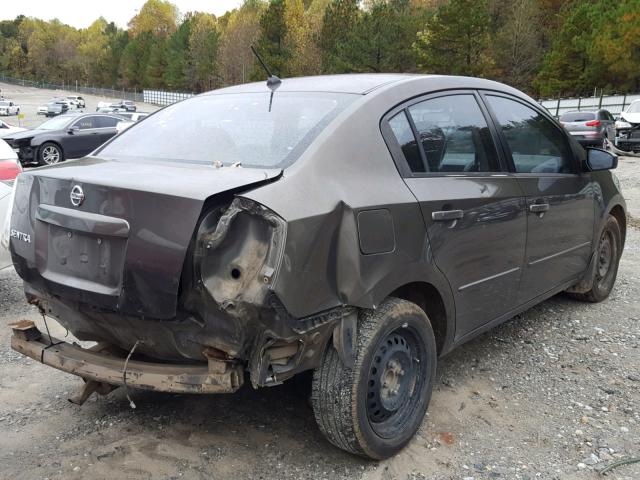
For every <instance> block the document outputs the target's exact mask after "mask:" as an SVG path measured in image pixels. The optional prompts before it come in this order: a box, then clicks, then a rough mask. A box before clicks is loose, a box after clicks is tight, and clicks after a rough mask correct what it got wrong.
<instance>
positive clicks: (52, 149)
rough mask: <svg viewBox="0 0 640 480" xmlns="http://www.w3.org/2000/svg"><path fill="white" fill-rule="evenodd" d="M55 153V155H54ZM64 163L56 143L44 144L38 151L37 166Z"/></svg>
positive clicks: (60, 149)
mask: <svg viewBox="0 0 640 480" xmlns="http://www.w3.org/2000/svg"><path fill="white" fill-rule="evenodd" d="M56 152H57V153H56ZM63 161H64V154H63V153H62V148H61V147H60V145H58V144H57V143H53V142H45V143H43V144H42V145H40V148H39V149H38V164H39V165H56V164H58V163H60V162H63Z"/></svg>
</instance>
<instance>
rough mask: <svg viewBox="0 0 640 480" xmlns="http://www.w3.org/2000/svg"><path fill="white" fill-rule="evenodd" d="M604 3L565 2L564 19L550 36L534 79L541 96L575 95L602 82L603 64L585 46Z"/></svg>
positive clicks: (596, 29)
mask: <svg viewBox="0 0 640 480" xmlns="http://www.w3.org/2000/svg"><path fill="white" fill-rule="evenodd" d="M605 4H606V1H605V0H595V1H593V0H592V1H588V2H575V3H570V4H566V6H565V8H564V10H563V16H564V18H565V20H564V23H563V24H562V26H561V27H560V29H559V30H558V32H557V34H556V35H555V36H554V40H553V43H552V45H551V49H550V51H549V52H547V54H546V55H545V57H544V60H543V64H542V68H541V70H540V72H539V73H538V75H537V78H536V80H535V85H536V86H537V88H538V89H539V91H540V93H541V94H542V95H543V96H549V95H556V94H563V95H579V94H582V93H588V92H590V91H593V88H594V87H596V86H598V85H599V84H600V85H602V83H601V82H602V78H603V77H602V75H605V76H606V68H603V67H604V64H603V62H602V60H601V59H600V58H596V57H593V56H592V55H590V51H589V50H590V47H591V45H592V44H593V42H594V40H595V37H596V36H597V35H599V34H600V32H599V30H600V24H601V19H602V12H603V11H604V10H603V9H604V8H605V7H606V5H605ZM594 82H595V83H594Z"/></svg>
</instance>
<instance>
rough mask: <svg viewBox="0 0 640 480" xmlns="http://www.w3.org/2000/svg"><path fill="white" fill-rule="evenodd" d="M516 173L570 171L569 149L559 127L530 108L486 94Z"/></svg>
mask: <svg viewBox="0 0 640 480" xmlns="http://www.w3.org/2000/svg"><path fill="white" fill-rule="evenodd" d="M487 99H488V101H489V104H490V105H491V108H492V109H493V111H494V113H495V115H496V119H497V120H498V123H499V124H500V126H501V128H502V132H503V134H504V137H505V139H506V141H507V143H508V144H509V148H510V149H511V155H512V156H513V163H514V165H515V168H516V172H518V173H571V171H572V167H571V149H570V148H569V144H568V143H567V139H566V138H565V136H564V135H563V134H562V132H561V131H560V129H559V128H557V127H556V125H554V124H553V123H552V122H551V121H550V120H548V119H547V118H545V117H544V116H542V114H540V113H538V112H537V111H535V110H534V109H533V108H530V107H527V106H525V105H523V104H522V103H520V102H516V101H514V100H509V99H508V98H504V97H496V96H493V95H489V96H487Z"/></svg>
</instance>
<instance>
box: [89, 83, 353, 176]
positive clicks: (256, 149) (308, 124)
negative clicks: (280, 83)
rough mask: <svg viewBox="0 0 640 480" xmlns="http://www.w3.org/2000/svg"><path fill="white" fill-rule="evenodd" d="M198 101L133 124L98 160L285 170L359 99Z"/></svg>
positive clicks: (262, 96) (287, 95)
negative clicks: (152, 161)
mask: <svg viewBox="0 0 640 480" xmlns="http://www.w3.org/2000/svg"><path fill="white" fill-rule="evenodd" d="M269 97H270V95H269V93H243V94H227V95H201V96H198V97H193V98H190V99H188V100H184V101H182V102H179V103H176V104H174V105H171V106H169V107H166V108H164V109H163V110H160V111H158V112H157V113H155V114H153V115H151V116H149V117H148V118H147V119H145V121H144V122H140V123H137V124H136V125H134V126H132V127H131V128H129V129H128V130H126V131H125V132H124V133H122V134H121V135H119V136H117V137H115V138H114V140H113V141H112V142H111V143H109V144H107V145H106V146H105V147H104V148H102V149H101V150H99V151H98V153H97V155H98V156H99V157H104V158H111V159H118V160H135V159H138V158H145V159H153V160H165V161H176V162H190V163H203V164H209V165H212V164H213V163H214V162H221V163H223V164H225V165H229V164H232V163H236V162H240V164H241V165H243V166H254V167H284V166H286V165H289V164H290V163H293V162H294V161H295V159H296V158H297V157H298V156H300V154H301V153H302V152H303V151H304V149H306V148H307V146H309V144H310V143H311V142H312V140H313V139H314V138H316V137H317V136H318V134H319V133H320V132H321V131H322V130H323V129H324V128H325V127H326V126H327V125H328V123H329V122H330V121H331V120H333V119H334V118H335V117H336V115H337V114H338V113H340V112H341V111H342V110H344V108H345V107H346V106H347V105H349V104H350V103H351V102H353V101H354V100H355V99H356V98H358V96H357V95H350V94H336V93H307V92H281V93H278V92H276V93H275V94H274V96H273V104H272V106H271V111H269V100H270V98H269Z"/></svg>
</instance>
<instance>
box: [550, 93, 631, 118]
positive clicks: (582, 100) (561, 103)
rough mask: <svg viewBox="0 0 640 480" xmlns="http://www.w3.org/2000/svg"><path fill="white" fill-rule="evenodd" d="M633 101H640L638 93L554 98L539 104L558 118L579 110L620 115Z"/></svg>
mask: <svg viewBox="0 0 640 480" xmlns="http://www.w3.org/2000/svg"><path fill="white" fill-rule="evenodd" d="M634 100H640V93H637V94H623V95H600V96H599V97H598V96H596V97H579V98H556V99H549V100H541V101H540V104H541V105H542V106H543V107H545V108H546V109H547V110H548V111H549V112H550V113H551V114H552V115H555V116H556V117H559V116H560V115H562V114H563V113H566V112H571V111H576V110H578V111H580V110H600V109H604V110H608V111H609V113H611V114H612V115H614V116H617V115H620V113H621V112H622V111H623V110H624V109H625V108H626V107H627V106H628V105H629V104H630V103H631V102H633V101H634Z"/></svg>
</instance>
